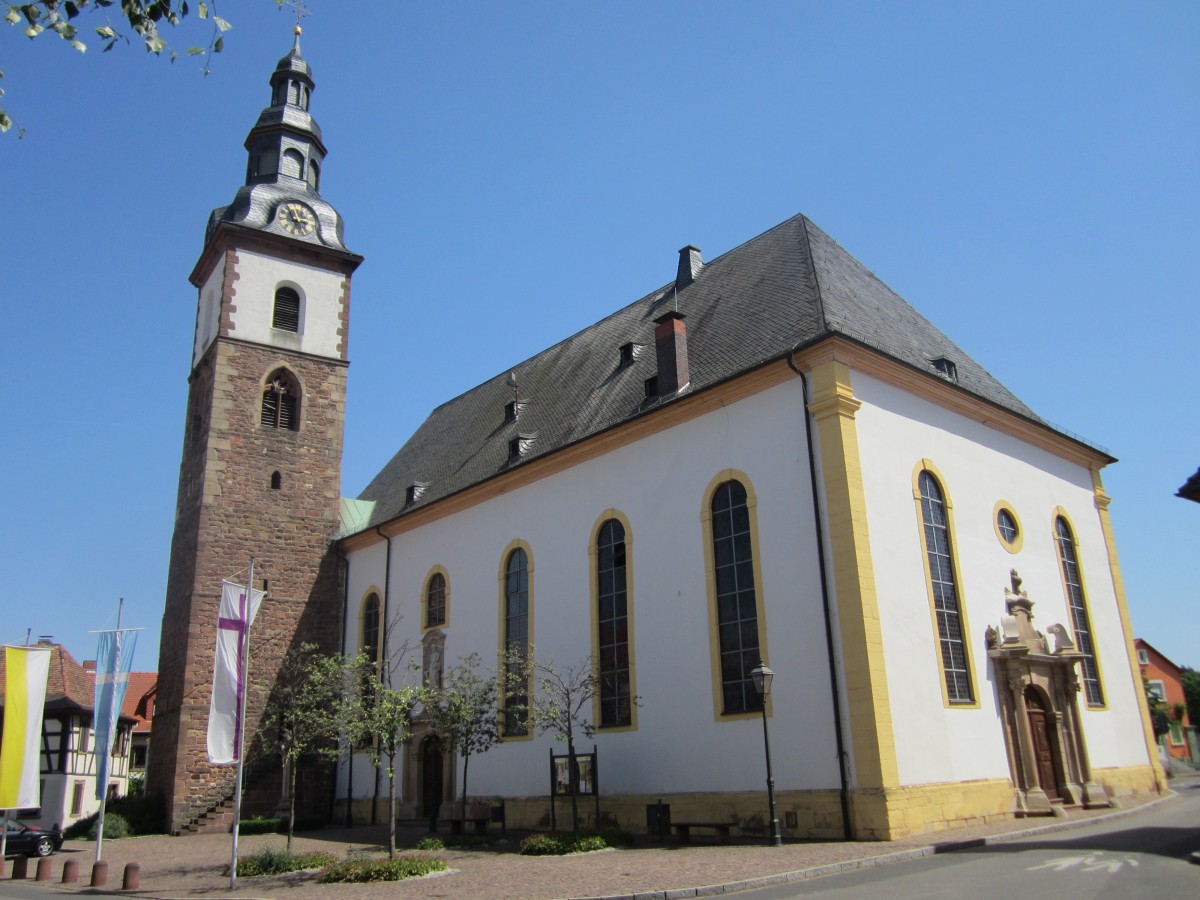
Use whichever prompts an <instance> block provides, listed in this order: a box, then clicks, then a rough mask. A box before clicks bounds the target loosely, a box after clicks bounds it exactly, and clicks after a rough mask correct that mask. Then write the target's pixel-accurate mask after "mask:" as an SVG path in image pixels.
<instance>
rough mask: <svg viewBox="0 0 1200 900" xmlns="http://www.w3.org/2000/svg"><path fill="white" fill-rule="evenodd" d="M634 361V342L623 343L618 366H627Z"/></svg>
mask: <svg viewBox="0 0 1200 900" xmlns="http://www.w3.org/2000/svg"><path fill="white" fill-rule="evenodd" d="M632 363H633V342H632V341H630V342H627V343H624V344H622V345H621V356H620V358H619V360H618V362H617V365H618V368H622V369H623V368H625V367H626V366H628V365H632Z"/></svg>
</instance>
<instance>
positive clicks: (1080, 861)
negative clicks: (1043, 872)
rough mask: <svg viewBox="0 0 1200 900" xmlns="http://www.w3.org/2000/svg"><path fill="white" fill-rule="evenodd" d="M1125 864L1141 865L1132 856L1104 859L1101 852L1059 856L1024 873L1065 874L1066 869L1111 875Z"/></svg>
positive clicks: (1135, 866) (1133, 866) (1132, 866)
mask: <svg viewBox="0 0 1200 900" xmlns="http://www.w3.org/2000/svg"><path fill="white" fill-rule="evenodd" d="M1126 864H1128V865H1129V866H1130V867H1131V868H1137V867H1138V866H1139V865H1141V863H1139V862H1138V861H1137V860H1136V859H1134V858H1133V857H1132V856H1126V857H1125V858H1124V859H1105V858H1104V854H1103V853H1102V852H1097V853H1087V854H1084V855H1083V856H1059V857H1056V858H1054V859H1050V860H1047V861H1046V862H1044V863H1042V864H1041V865H1037V866H1030V867H1029V868H1028V869H1026V870H1025V871H1027V872H1036V871H1037V870H1038V869H1053V870H1054V871H1056V872H1065V871H1067V870H1068V869H1074V870H1075V871H1077V872H1107V873H1108V874H1109V875H1112V874H1113V873H1114V872H1119V871H1121V867H1122V866H1124V865H1126Z"/></svg>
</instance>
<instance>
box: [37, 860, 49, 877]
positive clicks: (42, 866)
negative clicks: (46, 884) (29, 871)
mask: <svg viewBox="0 0 1200 900" xmlns="http://www.w3.org/2000/svg"><path fill="white" fill-rule="evenodd" d="M34 880H35V881H49V880H50V857H48V856H43V857H42V858H41V859H39V860H38V864H37V878H35V879H34Z"/></svg>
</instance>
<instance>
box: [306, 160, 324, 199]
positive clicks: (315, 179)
mask: <svg viewBox="0 0 1200 900" xmlns="http://www.w3.org/2000/svg"><path fill="white" fill-rule="evenodd" d="M308 186H309V187H310V188H312V189H313V190H314V191H319V190H320V189H321V167H320V166H318V165H317V163H316V160H313V161H312V162H310V163H309V164H308Z"/></svg>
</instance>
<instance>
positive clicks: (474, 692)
mask: <svg viewBox="0 0 1200 900" xmlns="http://www.w3.org/2000/svg"><path fill="white" fill-rule="evenodd" d="M478 668H479V654H478V653H472V654H471V655H470V656H468V657H467V658H466V659H460V660H459V662H458V663H457V664H456V665H454V666H451V667H450V670H449V671H448V672H447V673H446V678H445V681H444V683H443V685H442V687H440V688H429V689H428V691H429V696H428V698H427V699H426V701H425V717H426V720H427V721H428V722H429V729H430V731H432V732H433V733H434V734H435V735H437V736H438V738H439V739H441V741H442V743H443V744H444V745H445V747H446V749H447V750H449V751H450V753H452V754H458V755H460V756H462V760H463V776H462V800H461V801H460V803H461V807H462V809H461V813H460V814H461V815H462V816H464V817H465V816H466V810H467V767H468V765H469V764H470V762H471V756H472V755H474V754H479V753H486V752H487V751H488V750H490V749H491V748H492V747H493V746H495V744H496V742H497V741H499V740H500V728H499V721H498V713H497V700H498V698H499V691H500V682H499V680H498V678H497V677H496V675H494V674H490V675H489V674H486V673H485V674H482V675H481V674H479V672H478V671H476V670H477V669H478Z"/></svg>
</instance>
